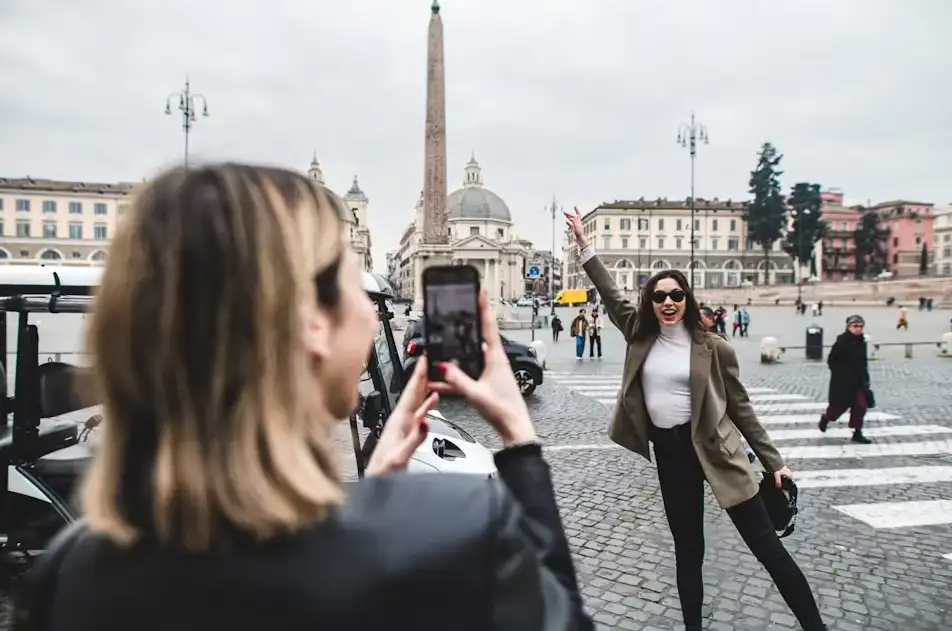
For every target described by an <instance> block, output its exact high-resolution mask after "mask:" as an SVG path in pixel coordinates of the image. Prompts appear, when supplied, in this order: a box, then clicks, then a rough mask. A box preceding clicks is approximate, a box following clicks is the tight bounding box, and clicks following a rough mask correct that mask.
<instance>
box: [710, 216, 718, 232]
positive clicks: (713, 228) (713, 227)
mask: <svg viewBox="0 0 952 631" xmlns="http://www.w3.org/2000/svg"><path fill="white" fill-rule="evenodd" d="M711 232H717V219H712V220H711Z"/></svg>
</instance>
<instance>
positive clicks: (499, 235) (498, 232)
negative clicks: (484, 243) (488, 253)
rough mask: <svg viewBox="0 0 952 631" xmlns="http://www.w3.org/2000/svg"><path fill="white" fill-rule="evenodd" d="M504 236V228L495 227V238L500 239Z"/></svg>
mask: <svg viewBox="0 0 952 631" xmlns="http://www.w3.org/2000/svg"><path fill="white" fill-rule="evenodd" d="M505 236H506V231H505V229H503V228H496V238H497V239H502V238H503V237H505Z"/></svg>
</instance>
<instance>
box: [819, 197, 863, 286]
mask: <svg viewBox="0 0 952 631" xmlns="http://www.w3.org/2000/svg"><path fill="white" fill-rule="evenodd" d="M820 198H821V199H822V200H823V206H822V208H823V220H824V221H826V222H827V224H829V231H828V233H827V236H826V237H825V238H824V239H823V244H822V251H821V256H822V257H823V263H822V270H823V271H822V274H821V276H822V278H823V280H833V281H836V280H851V279H853V278H855V276H856V243H855V240H854V239H853V231H854V230H856V227H857V224H858V223H859V220H860V217H861V216H862V213H861V211H860V207H858V206H849V207H847V206H844V205H843V193H842V191H840V190H839V189H830V190H828V191H823V192H822V193H820Z"/></svg>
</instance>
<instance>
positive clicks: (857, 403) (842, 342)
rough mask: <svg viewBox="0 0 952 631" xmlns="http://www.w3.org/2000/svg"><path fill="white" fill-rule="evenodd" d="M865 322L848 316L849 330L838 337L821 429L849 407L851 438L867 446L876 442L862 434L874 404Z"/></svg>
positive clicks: (832, 358)
mask: <svg viewBox="0 0 952 631" xmlns="http://www.w3.org/2000/svg"><path fill="white" fill-rule="evenodd" d="M865 325H866V322H865V321H864V320H863V318H862V317H861V316H858V315H853V316H850V317H848V318H847V319H846V331H844V332H843V333H841V334H840V335H839V336H837V338H836V342H835V343H834V344H833V348H832V349H830V356H829V357H828V358H827V360H826V364H827V366H829V367H830V396H829V405H828V407H827V408H826V412H824V413H823V414H822V415H821V416H820V424H819V427H820V431H821V432H825V431H826V428H827V426H828V425H829V424H830V423H832V422H833V421H835V420H836V419H838V418H839V417H840V416H841V415H842V414H843V413H844V412H845V411H846V410H847V409H848V410H849V411H850V423H849V426H850V428H851V429H852V430H853V437H852V439H851V440H852V441H853V442H854V443H860V444H863V445H868V444H869V443H871V442H873V441H872V440H870V439H869V438H867V437H866V436H864V435H863V418H864V417H865V416H866V410H867V409H869V407H870V404H871V403H872V401H871V400H870V399H871V392H870V390H869V361H868V358H867V355H866V336H864V335H863V328H864V327H865Z"/></svg>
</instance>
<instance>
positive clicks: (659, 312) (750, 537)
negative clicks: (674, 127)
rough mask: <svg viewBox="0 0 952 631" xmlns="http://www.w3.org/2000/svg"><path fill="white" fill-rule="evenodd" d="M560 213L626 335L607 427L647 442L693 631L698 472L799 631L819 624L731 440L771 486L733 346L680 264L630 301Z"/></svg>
mask: <svg viewBox="0 0 952 631" xmlns="http://www.w3.org/2000/svg"><path fill="white" fill-rule="evenodd" d="M565 217H566V223H567V224H568V226H569V228H570V229H571V230H572V233H573V234H574V237H575V242H576V244H577V245H578V247H579V248H580V250H581V253H580V260H581V263H582V267H583V269H584V270H585V273H586V274H588V277H589V278H590V279H591V281H592V283H593V284H594V285H595V289H596V290H597V291H598V294H599V295H600V296H601V298H602V302H603V304H604V305H605V312H606V313H607V314H608V317H609V319H610V320H611V321H612V323H613V324H614V325H615V326H617V327H618V328H619V329H620V330H621V332H622V334H623V335H624V338H625V341H626V342H627V344H628V349H627V353H626V360H625V367H624V374H623V376H622V383H623V384H625V386H624V388H623V389H622V390H621V391H620V392H619V394H618V404H617V405H616V406H615V412H614V417H613V418H612V422H611V425H610V429H609V436H610V438H611V439H612V440H613V441H614V442H616V443H618V444H619V445H621V446H623V447H625V448H626V449H629V450H631V451H633V452H635V453H637V454H639V455H641V456H643V457H645V458H647V459H649V460H650V459H651V450H650V448H649V445H653V447H654V455H655V461H656V463H657V470H658V483H659V485H660V487H661V497H662V501H663V503H664V508H665V514H666V515H667V518H668V525H669V526H670V528H671V535H672V537H673V539H674V549H675V558H676V572H677V585H678V596H679V597H680V600H681V614H682V616H683V619H684V624H685V627H686V629H687V631H700V630H701V621H702V616H701V604H702V602H703V589H704V584H703V581H702V573H701V570H702V564H703V561H704V481H705V480H707V482H708V483H709V484H710V486H711V490H712V491H713V492H714V496H715V497H716V498H717V501H718V503H719V504H720V505H721V507H722V508H724V509H725V510H726V511H727V514H728V516H729V517H730V518H731V520H732V521H733V522H734V525H735V527H736V528H737V530H738V532H739V533H740V535H741V537H742V538H743V539H744V542H745V543H746V544H747V546H748V547H749V548H750V549H751V551H752V552H753V553H754V555H755V556H756V557H757V559H758V560H759V561H760V562H761V563H762V564H763V565H764V567H765V568H766V570H767V572H768V573H769V574H770V576H771V577H772V578H773V580H774V582H775V583H776V585H777V588H778V590H779V591H780V594H781V595H782V596H783V598H784V600H785V601H786V602H787V604H788V605H789V607H790V608H791V610H792V611H793V613H794V615H795V616H796V617H797V619H798V620H799V621H800V625H801V626H802V628H803V629H804V631H820V630H822V629H825V628H826V627H825V625H824V624H823V622H822V619H821V618H820V612H819V610H818V608H817V604H816V600H815V599H814V597H813V594H812V593H811V591H810V586H809V584H808V583H807V580H806V578H805V577H804V575H803V572H802V571H801V570H800V568H799V567H798V566H797V564H796V562H795V561H794V560H793V558H792V557H791V556H790V554H789V553H788V552H787V550H786V548H784V546H783V543H781V541H780V538H779V536H778V535H777V532H776V531H775V530H774V526H773V523H772V522H771V519H770V516H769V515H768V513H767V509H766V507H765V505H764V502H763V499H762V498H761V496H760V495H759V493H758V491H759V489H758V485H757V483H756V482H755V478H754V475H753V471H752V469H751V464H750V462H749V461H748V459H747V458H746V457H745V456H744V452H743V451H742V450H741V448H740V447H741V442H742V437H743V438H746V439H747V442H748V443H750V445H751V447H752V448H753V450H754V451H755V452H756V453H757V456H758V457H759V459H760V461H761V462H762V463H763V465H764V467H765V468H766V469H767V471H768V472H770V474H772V477H773V481H774V483H775V484H776V486H777V488H780V487H781V486H782V479H783V478H785V477H786V478H790V477H792V474H791V472H790V469H788V468H787V467H786V466H785V465H784V462H783V458H782V457H781V455H780V453H779V452H778V451H777V449H776V448H775V447H774V446H773V443H772V442H771V441H770V437H769V436H768V435H767V432H766V431H765V430H764V428H763V426H762V425H761V424H760V422H759V421H758V419H757V416H756V414H755V413H754V410H753V407H752V406H751V404H750V399H749V397H748V395H747V391H746V389H745V388H744V385H743V384H742V383H741V381H740V378H739V377H738V365H737V355H736V354H735V353H734V349H733V348H732V347H731V345H730V344H729V343H727V342H726V341H724V340H723V339H721V338H719V337H717V336H715V335H710V334H708V333H706V332H705V331H704V330H703V328H702V324H701V321H700V312H699V309H698V304H697V302H696V301H695V299H694V296H693V295H692V293H691V289H690V287H689V285H688V281H687V279H686V278H685V277H684V274H682V273H681V272H680V271H678V270H674V269H668V270H664V271H662V272H658V273H657V274H655V275H654V276H652V277H651V278H650V279H649V280H648V282H647V284H646V285H645V289H644V294H643V295H644V298H645V299H644V300H642V301H641V302H640V304H639V305H637V306H636V305H635V304H634V303H632V302H631V301H629V300H627V299H625V298H624V297H623V295H622V293H621V292H620V291H619V290H618V287H617V285H616V284H615V281H614V279H613V277H612V275H611V273H610V272H609V271H608V270H607V269H606V268H605V266H604V265H603V264H602V262H601V260H600V259H599V257H598V255H597V254H596V252H595V249H594V247H593V246H592V245H591V244H590V243H589V241H588V238H587V237H586V235H585V233H584V232H583V230H582V217H581V214H580V213H579V212H578V210H577V209H576V211H575V213H574V214H570V213H565ZM725 412H726V414H725Z"/></svg>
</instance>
